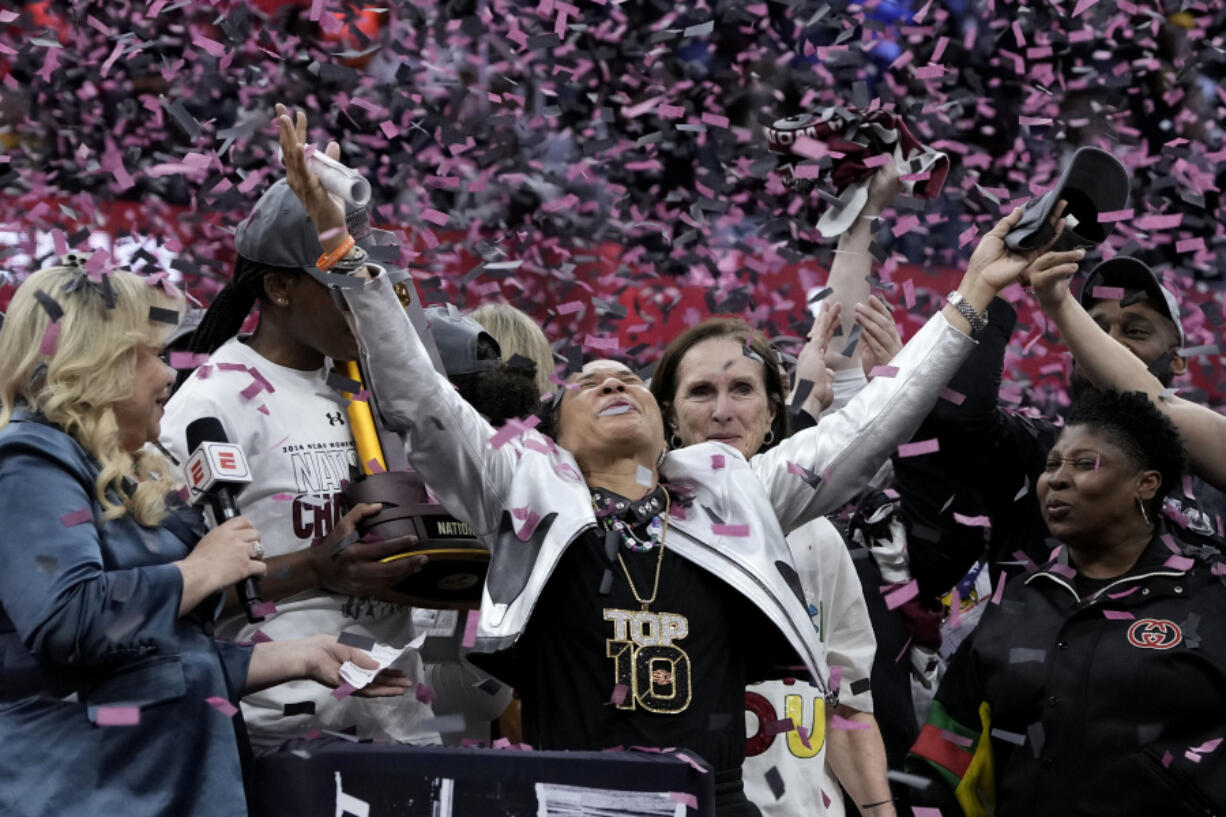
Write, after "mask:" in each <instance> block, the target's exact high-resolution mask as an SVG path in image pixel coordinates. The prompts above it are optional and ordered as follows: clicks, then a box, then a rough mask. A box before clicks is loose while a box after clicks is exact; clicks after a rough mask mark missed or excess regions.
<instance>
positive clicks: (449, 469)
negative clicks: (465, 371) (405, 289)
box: [340, 275, 517, 536]
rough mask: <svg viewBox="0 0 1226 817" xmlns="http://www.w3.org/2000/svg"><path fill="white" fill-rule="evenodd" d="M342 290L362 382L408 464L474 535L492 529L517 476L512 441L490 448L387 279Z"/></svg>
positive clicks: (478, 419) (487, 431) (485, 430)
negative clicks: (402, 444)
mask: <svg viewBox="0 0 1226 817" xmlns="http://www.w3.org/2000/svg"><path fill="white" fill-rule="evenodd" d="M340 292H341V294H342V295H343V297H344V299H345V301H346V303H347V304H348V306H349V309H350V311H351V313H352V315H351V317H352V320H353V323H354V328H355V331H354V334H355V335H356V336H357V338H358V343H359V345H360V346H361V349H362V356H363V359H364V360H365V362H366V364H367V369H368V372H369V379H370V382H369V383H368V384H367V385H368V386H369V388H370V390H371V392H372V393H373V394H374V395H375V396H376V397H377V398H378V405H379V413H380V416H381V418H382V419H383V421H384V422H385V423H386V425H387V427H388V428H389V429H390V430H392V431H395V432H400V433H403V434H404V435H405V439H406V441H407V444H408V458H409V464H410V465H412V466H413V469H414V470H415V471H417V472H418V473H419V474H421V476H422V478H423V479H424V480H425V481H426V484H427V485H429V486H430V490H431V491H433V492H434V495H435V496H437V497H438V499H439V501H440V502H441V503H442V505H443V507H444V508H446V509H447V511H448V512H449V513H451V514H452V515H453V516H455V517H456V518H457V519H460V520H462V521H464V522H467V523H468V524H469V525H470V526H471V527H472V528H473V530H475V531H476V532H477V534H478V535H479V536H485V535H488V534H491V533H493V532H495V531H496V530H497V529H498V523H499V520H500V518H501V515H502V511H503V509H504V508H506V507H507V500H506V497H507V494H508V492H509V490H510V484H511V478H512V476H513V474H514V472H515V465H516V462H517V448H516V446H515V444H513V443H507V444H504V445H501V446H498V447H497V448H495V447H494V446H493V445H491V444H490V438H491V437H493V436H494V429H493V428H492V427H491V426H490V424H489V423H488V422H486V420H485V418H483V417H482V416H481V415H480V414H479V413H478V412H477V410H476V409H474V408H473V407H472V406H470V405H469V404H468V402H467V401H465V400H464V399H463V398H462V397H460V395H459V394H458V393H457V392H456V390H455V389H454V388H453V387H452V385H451V383H450V382H449V381H448V380H447V378H446V377H444V376H443V375H441V374H439V372H438V371H436V370H435V368H434V365H433V364H432V363H431V361H430V356H429V354H428V353H427V352H426V348H425V346H424V345H423V344H422V342H421V339H420V338H419V337H418V335H417V331H416V330H415V329H414V328H413V325H412V323H411V322H410V321H409V317H408V315H406V314H405V311H404V308H403V307H402V306H401V304H400V301H399V300H398V299H397V297H396V293H395V292H394V291H393V290H392V283H391V281H390V280H389V279H388V277H387V276H386V275H381V276H379V277H377V278H375V279H374V280H372V281H369V282H368V283H366V285H365V286H362V287H357V288H346V289H343V290H340Z"/></svg>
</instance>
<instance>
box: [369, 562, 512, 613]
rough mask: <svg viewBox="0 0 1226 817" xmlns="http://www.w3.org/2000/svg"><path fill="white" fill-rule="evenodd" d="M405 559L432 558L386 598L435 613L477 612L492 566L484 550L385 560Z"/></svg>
mask: <svg viewBox="0 0 1226 817" xmlns="http://www.w3.org/2000/svg"><path fill="white" fill-rule="evenodd" d="M405 556H428V557H429V559H430V560H429V561H428V562H426V564H425V565H424V566H423V567H422V569H421V570H420V571H419V572H417V573H414V574H413V575H412V576H407V577H405V578H403V579H401V580H400V581H399V582H397V583H396V584H394V585H392V587H391V588H390V590H389V591H388V592H386V593H382V594H380V595H381V596H382V597H383V598H388V599H389V600H390V597H395V598H396V600H397V601H399V602H400V603H401V604H409V605H412V606H414V607H428V608H430V609H434V610H476V609H477V608H478V607H480V606H481V590H482V588H483V587H485V574H486V572H487V571H488V570H489V566H490V552H489V551H488V550H485V549H484V548H466V547H449V548H423V549H421V550H411V551H407V552H405V553H398V554H396V555H395V556H389V557H388V558H386V559H382V560H381V561H384V562H392V561H395V560H397V559H402V558H404V557H405Z"/></svg>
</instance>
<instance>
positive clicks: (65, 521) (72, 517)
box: [60, 508, 94, 528]
mask: <svg viewBox="0 0 1226 817" xmlns="http://www.w3.org/2000/svg"><path fill="white" fill-rule="evenodd" d="M93 521H94V512H93V511H91V510H90V509H89V508H82V509H81V510H79V511H73V512H72V513H66V514H64V515H63V516H61V517H60V524H61V525H63V526H64V527H66V528H71V527H75V526H76V525H83V524H85V523H86V522H93Z"/></svg>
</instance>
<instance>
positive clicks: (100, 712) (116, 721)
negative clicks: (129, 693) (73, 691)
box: [94, 706, 140, 726]
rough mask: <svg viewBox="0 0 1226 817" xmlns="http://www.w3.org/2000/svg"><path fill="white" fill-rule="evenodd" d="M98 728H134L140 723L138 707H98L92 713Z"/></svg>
mask: <svg viewBox="0 0 1226 817" xmlns="http://www.w3.org/2000/svg"><path fill="white" fill-rule="evenodd" d="M94 723H96V724H98V725H99V726H136V725H138V724H139V723H140V707H139V706H100V707H98V709H97V710H96V711H95V713H94Z"/></svg>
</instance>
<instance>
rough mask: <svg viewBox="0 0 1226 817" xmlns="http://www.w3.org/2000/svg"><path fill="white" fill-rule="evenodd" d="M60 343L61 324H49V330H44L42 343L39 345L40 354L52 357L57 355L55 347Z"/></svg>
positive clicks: (53, 322) (54, 322) (56, 322)
mask: <svg viewBox="0 0 1226 817" xmlns="http://www.w3.org/2000/svg"><path fill="white" fill-rule="evenodd" d="M59 341H60V322H59V321H52V322H51V323H49V324H47V328H46V329H44V330H43V339H42V342H41V343H39V344H38V353H39V354H40V355H46V356H47V357H51V356H52V355H54V354H55V347H56V345H57V344H59Z"/></svg>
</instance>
